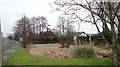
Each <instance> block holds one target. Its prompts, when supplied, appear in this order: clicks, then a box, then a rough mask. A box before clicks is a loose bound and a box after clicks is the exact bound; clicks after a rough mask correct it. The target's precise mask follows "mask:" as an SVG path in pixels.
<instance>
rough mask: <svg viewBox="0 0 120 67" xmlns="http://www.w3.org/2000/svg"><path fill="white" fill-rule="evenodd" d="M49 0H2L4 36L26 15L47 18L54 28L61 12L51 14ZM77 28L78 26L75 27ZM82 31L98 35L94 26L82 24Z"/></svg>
mask: <svg viewBox="0 0 120 67" xmlns="http://www.w3.org/2000/svg"><path fill="white" fill-rule="evenodd" d="M48 1H49V0H0V19H1V22H2V32H3V35H6V34H7V33H12V32H13V31H12V28H13V27H14V25H15V22H16V21H17V20H18V19H19V18H21V17H22V15H23V14H25V15H26V16H27V17H29V18H31V17H33V16H36V17H37V16H45V17H46V18H47V20H48V23H49V24H50V25H51V27H50V28H54V27H55V25H56V22H57V19H58V16H59V15H60V14H61V13H60V12H57V11H55V12H51V11H52V9H51V8H50V5H49V4H48ZM75 28H77V25H76V26H75ZM80 31H85V32H86V33H97V30H96V28H95V27H94V25H92V24H87V23H85V24H84V23H82V24H81V25H80Z"/></svg>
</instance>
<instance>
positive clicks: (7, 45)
mask: <svg viewBox="0 0 120 67" xmlns="http://www.w3.org/2000/svg"><path fill="white" fill-rule="evenodd" d="M17 47H18V42H17V41H14V40H9V39H5V40H4V42H3V60H5V59H6V58H8V57H9V56H10V55H11V54H12V53H13V52H14V51H15V49H16V48H17Z"/></svg>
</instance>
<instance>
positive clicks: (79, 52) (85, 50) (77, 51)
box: [71, 45, 96, 58]
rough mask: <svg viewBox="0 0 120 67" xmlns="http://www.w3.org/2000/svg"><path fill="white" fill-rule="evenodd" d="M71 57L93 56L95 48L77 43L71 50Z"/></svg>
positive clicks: (94, 55)
mask: <svg viewBox="0 0 120 67" xmlns="http://www.w3.org/2000/svg"><path fill="white" fill-rule="evenodd" d="M71 56H72V57H73V58H93V57H96V53H95V50H94V48H93V46H92V45H77V46H76V47H75V48H74V49H73V50H72V51H71Z"/></svg>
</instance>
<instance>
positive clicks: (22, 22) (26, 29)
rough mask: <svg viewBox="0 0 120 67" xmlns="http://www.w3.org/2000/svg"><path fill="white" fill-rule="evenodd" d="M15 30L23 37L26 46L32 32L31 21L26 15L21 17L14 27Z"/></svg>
mask: <svg viewBox="0 0 120 67" xmlns="http://www.w3.org/2000/svg"><path fill="white" fill-rule="evenodd" d="M14 31H15V32H16V34H18V36H19V37H22V39H23V47H24V48H26V44H27V43H28V40H29V39H28V37H29V36H30V33H31V23H30V21H29V19H28V18H27V17H26V16H23V17H22V18H21V19H19V20H18V21H17V23H16V26H15V27H14Z"/></svg>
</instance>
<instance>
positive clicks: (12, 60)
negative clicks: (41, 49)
mask: <svg viewBox="0 0 120 67" xmlns="http://www.w3.org/2000/svg"><path fill="white" fill-rule="evenodd" d="M3 65H113V61H112V59H110V58H85V59H84V58H81V59H78V58H51V57H47V56H34V55H31V54H30V53H28V52H27V51H26V50H25V49H24V48H22V47H21V46H19V47H18V48H17V49H16V51H15V52H14V53H13V54H12V55H11V56H10V57H8V58H7V59H6V60H5V61H4V62H3Z"/></svg>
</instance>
